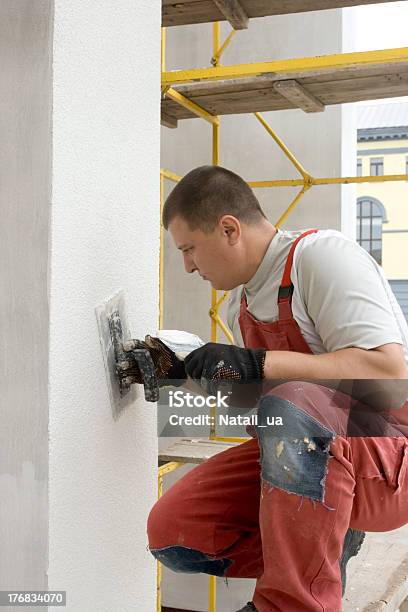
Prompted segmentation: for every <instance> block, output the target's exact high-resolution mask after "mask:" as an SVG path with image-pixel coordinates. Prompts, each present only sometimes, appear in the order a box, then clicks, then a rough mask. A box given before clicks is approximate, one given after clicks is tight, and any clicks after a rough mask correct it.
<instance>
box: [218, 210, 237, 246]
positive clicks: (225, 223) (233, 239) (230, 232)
mask: <svg viewBox="0 0 408 612" xmlns="http://www.w3.org/2000/svg"><path fill="white" fill-rule="evenodd" d="M218 223H219V227H220V229H221V232H222V234H223V236H225V237H226V238H227V239H228V243H229V244H230V245H234V244H236V243H237V242H238V240H239V239H240V237H241V233H242V227H241V223H240V222H239V220H238V219H237V218H236V217H234V216H233V215H223V216H222V217H221V219H220V220H219V222H218Z"/></svg>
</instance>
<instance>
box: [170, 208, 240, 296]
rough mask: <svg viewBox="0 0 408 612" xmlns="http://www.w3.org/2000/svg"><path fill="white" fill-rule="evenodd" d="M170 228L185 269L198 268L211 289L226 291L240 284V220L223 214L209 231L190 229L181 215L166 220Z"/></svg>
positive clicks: (189, 270) (193, 270) (194, 270)
mask: <svg viewBox="0 0 408 612" xmlns="http://www.w3.org/2000/svg"><path fill="white" fill-rule="evenodd" d="M169 232H170V234H171V236H172V238H173V241H174V243H175V245H176V247H177V248H178V249H179V250H180V251H181V253H182V256H183V260H184V267H185V269H186V272H189V273H190V274H192V273H193V272H197V273H198V274H199V275H200V276H201V278H202V279H203V280H207V281H209V282H210V283H211V285H212V287H213V288H214V289H222V290H224V291H229V290H230V289H233V288H234V287H237V286H238V285H239V284H241V282H242V281H240V279H239V278H238V276H239V274H238V270H239V266H238V263H239V253H240V248H239V237H240V224H239V221H238V220H237V219H235V217H232V216H230V215H228V216H227V215H226V216H225V217H223V218H222V219H221V220H220V223H219V224H218V225H217V226H216V228H215V229H214V231H212V232H211V233H209V234H206V233H204V232H203V231H201V230H200V229H196V230H191V229H190V228H189V226H188V224H187V223H186V221H184V219H182V218H181V217H179V216H177V217H175V218H174V219H173V220H172V221H171V222H170V223H169Z"/></svg>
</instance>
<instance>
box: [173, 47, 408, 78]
mask: <svg viewBox="0 0 408 612" xmlns="http://www.w3.org/2000/svg"><path fill="white" fill-rule="evenodd" d="M402 62H408V47H400V48H397V49H381V50H378V51H357V52H354V53H336V54H333V55H319V56H317V57H301V58H292V59H284V60H274V61H271V62H256V63H252V64H236V65H233V66H214V67H211V68H193V69H190V70H172V71H170V72H163V74H162V85H165V86H167V85H170V86H171V85H182V84H185V83H190V82H192V81H194V82H198V81H202V82H205V81H219V80H223V81H224V80H228V79H242V78H249V77H257V76H263V75H266V76H271V75H272V76H273V78H274V79H276V80H279V78H286V76H287V77H288V78H289V77H290V78H301V77H306V76H307V75H308V73H310V72H313V73H316V72H321V73H322V74H324V73H325V72H328V71H330V70H336V69H349V68H359V67H362V66H363V67H366V68H368V67H370V66H375V65H377V66H378V65H382V64H389V63H392V64H399V63H402Z"/></svg>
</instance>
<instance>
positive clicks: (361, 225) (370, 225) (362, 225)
mask: <svg viewBox="0 0 408 612" xmlns="http://www.w3.org/2000/svg"><path fill="white" fill-rule="evenodd" d="M384 222H387V219H386V212H385V208H384V206H383V204H381V202H379V201H378V200H376V198H372V197H368V196H366V197H362V198H358V200H357V242H358V244H359V245H360V246H362V247H363V249H365V250H366V251H367V252H368V253H370V255H371V256H372V257H374V259H375V260H376V262H377V263H379V264H380V265H381V263H382V224H383V223H384Z"/></svg>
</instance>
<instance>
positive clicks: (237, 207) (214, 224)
mask: <svg viewBox="0 0 408 612" xmlns="http://www.w3.org/2000/svg"><path fill="white" fill-rule="evenodd" d="M265 223H266V224H267V225H269V226H270V224H269V222H268V221H267V218H266V216H265V214H264V213H263V211H262V209H261V207H260V204H259V202H258V200H257V198H256V197H255V195H254V193H253V191H252V190H251V188H250V187H249V186H248V185H247V183H246V182H245V181H244V180H243V179H242V178H241V177H240V176H238V175H237V174H234V172H231V171H230V170H226V169H225V168H221V167H219V166H201V167H199V168H195V169H194V170H192V171H191V172H189V173H188V174H186V176H185V177H184V178H183V179H182V180H181V181H180V182H179V183H178V184H177V185H176V186H175V187H174V189H173V191H172V192H171V193H170V195H169V197H168V198H167V200H166V202H165V204H164V208H163V225H164V227H165V229H168V230H169V232H170V234H171V235H172V238H173V240H174V242H175V244H176V246H177V248H179V249H180V250H181V251H182V253H183V257H184V265H185V268H186V271H187V272H195V271H197V272H198V273H199V274H200V276H201V277H202V278H204V280H208V281H210V282H211V285H212V286H213V287H214V289H224V290H229V289H233V288H234V287H237V286H238V285H240V284H242V283H245V282H247V281H248V280H249V278H250V276H249V277H248V274H249V271H250V268H251V262H250V247H251V243H252V242H253V240H254V237H255V236H256V235H257V234H259V233H260V232H261V230H262V229H263V228H264V225H265ZM251 271H252V273H253V270H252V269H251Z"/></svg>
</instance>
